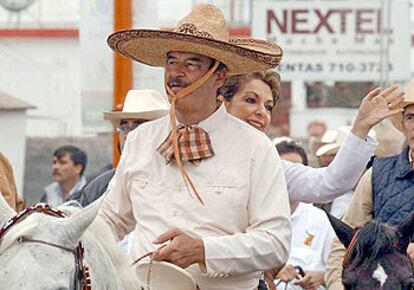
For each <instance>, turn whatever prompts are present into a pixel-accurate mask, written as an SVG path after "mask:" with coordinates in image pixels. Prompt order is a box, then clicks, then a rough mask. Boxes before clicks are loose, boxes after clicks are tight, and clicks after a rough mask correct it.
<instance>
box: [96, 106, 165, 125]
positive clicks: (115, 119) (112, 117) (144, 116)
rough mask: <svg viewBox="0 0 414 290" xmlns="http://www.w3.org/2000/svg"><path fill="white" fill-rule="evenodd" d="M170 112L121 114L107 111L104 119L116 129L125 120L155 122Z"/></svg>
mask: <svg viewBox="0 0 414 290" xmlns="http://www.w3.org/2000/svg"><path fill="white" fill-rule="evenodd" d="M168 112H169V110H156V111H148V112H139V113H135V112H120V111H105V112H102V113H103V114H104V119H105V120H108V121H110V122H111V123H112V124H113V125H114V126H115V127H118V126H119V125H120V123H121V120H123V119H141V120H148V121H151V120H155V119H158V118H161V117H163V116H165V115H167V114H168Z"/></svg>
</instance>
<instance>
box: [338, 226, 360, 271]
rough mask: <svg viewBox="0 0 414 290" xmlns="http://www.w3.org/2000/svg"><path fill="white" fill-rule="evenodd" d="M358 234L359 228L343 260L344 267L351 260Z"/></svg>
mask: <svg viewBox="0 0 414 290" xmlns="http://www.w3.org/2000/svg"><path fill="white" fill-rule="evenodd" d="M358 234H359V230H357V231H356V233H355V234H354V236H353V237H352V240H351V242H350V243H349V246H348V249H347V250H346V252H345V255H344V260H343V261H342V269H344V268H345V266H346V265H347V264H348V262H349V258H350V256H351V253H352V251H353V250H354V248H355V245H356V242H357V240H358Z"/></svg>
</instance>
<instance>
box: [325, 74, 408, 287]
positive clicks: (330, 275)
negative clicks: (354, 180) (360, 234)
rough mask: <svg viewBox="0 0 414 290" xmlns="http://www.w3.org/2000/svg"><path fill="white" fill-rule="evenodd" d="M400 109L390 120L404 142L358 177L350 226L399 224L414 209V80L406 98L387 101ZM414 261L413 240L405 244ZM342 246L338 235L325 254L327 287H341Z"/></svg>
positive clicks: (347, 215)
mask: <svg viewBox="0 0 414 290" xmlns="http://www.w3.org/2000/svg"><path fill="white" fill-rule="evenodd" d="M390 107H391V108H392V109H396V110H400V113H398V114H396V115H395V116H393V117H391V121H392V124H393V125H394V127H395V128H397V129H398V130H400V131H401V132H402V133H403V134H404V136H405V138H406V143H407V145H406V146H405V147H404V148H403V150H402V152H401V153H400V154H398V155H394V156H390V157H380V158H376V159H374V163H373V165H372V168H371V169H369V170H368V171H367V172H366V173H365V174H364V175H363V176H362V178H361V180H360V182H359V184H358V186H357V188H356V190H355V193H354V196H353V197H352V200H351V203H350V204H349V207H348V210H347V212H346V213H345V216H344V218H343V220H344V221H345V222H346V223H347V224H349V225H350V226H352V227H355V228H356V227H361V226H363V225H364V224H365V223H367V222H368V221H370V220H371V219H373V218H374V217H375V219H377V220H379V221H380V222H383V223H387V224H389V225H391V226H393V225H398V224H399V223H400V221H402V220H403V219H404V218H405V217H406V216H407V215H408V214H410V213H411V212H413V211H414V199H413V193H414V170H413V161H412V160H413V158H414V80H412V81H411V82H410V84H409V85H408V86H407V88H406V90H405V98H404V100H403V101H402V102H400V103H399V104H397V105H390ZM407 252H408V255H409V256H410V258H411V260H412V261H414V244H410V245H409V247H408V250H407ZM344 254H345V248H344V247H343V246H342V244H341V243H340V242H339V240H338V239H337V238H335V239H334V242H333V244H332V249H331V253H330V255H329V258H328V265H327V271H326V276H325V282H326V284H327V286H328V288H329V289H332V290H337V289H338V290H339V289H343V286H342V280H341V273H342V266H341V265H342V261H343V257H344Z"/></svg>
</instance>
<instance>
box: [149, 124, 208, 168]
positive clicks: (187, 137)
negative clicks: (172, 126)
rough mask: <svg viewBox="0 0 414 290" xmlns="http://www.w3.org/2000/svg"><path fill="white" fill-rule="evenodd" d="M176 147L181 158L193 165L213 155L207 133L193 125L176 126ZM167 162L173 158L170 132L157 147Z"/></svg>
mask: <svg viewBox="0 0 414 290" xmlns="http://www.w3.org/2000/svg"><path fill="white" fill-rule="evenodd" d="M177 139H178V147H179V150H180V156H181V160H182V161H183V162H186V161H190V162H191V163H193V164H194V165H195V166H197V165H199V164H200V162H201V160H202V159H205V158H209V157H212V156H214V150H213V147H212V146H211V141H210V137H209V135H208V133H207V132H206V131H204V130H203V129H201V128H199V127H196V126H195V125H193V126H184V125H178V126H177ZM157 152H158V153H160V154H161V155H162V156H163V157H164V158H165V160H167V163H169V162H170V161H171V160H172V159H175V158H174V148H173V140H172V132H170V134H168V136H167V138H166V139H165V140H164V142H162V143H161V145H160V146H158V148H157Z"/></svg>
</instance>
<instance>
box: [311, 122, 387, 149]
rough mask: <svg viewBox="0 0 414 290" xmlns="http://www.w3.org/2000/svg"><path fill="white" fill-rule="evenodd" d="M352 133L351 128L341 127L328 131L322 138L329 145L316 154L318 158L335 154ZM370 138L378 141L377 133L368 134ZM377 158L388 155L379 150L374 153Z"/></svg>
mask: <svg viewBox="0 0 414 290" xmlns="http://www.w3.org/2000/svg"><path fill="white" fill-rule="evenodd" d="M349 133H351V126H341V127H339V128H337V129H336V130H328V131H326V132H325V134H324V135H323V136H322V139H321V140H322V142H324V143H325V142H326V141H328V142H329V143H328V144H324V145H322V146H321V147H320V148H319V149H318V150H317V151H316V153H315V155H316V156H317V157H321V156H323V155H325V154H335V153H337V152H338V150H339V148H340V147H341V146H342V145H343V144H344V142H345V139H346V137H347V136H348V135H349ZM368 136H369V137H371V138H372V139H374V140H375V141H376V140H377V133H376V132H375V131H374V130H372V129H371V130H370V131H369V132H368ZM374 155H375V156H378V157H381V156H386V155H388V154H387V153H386V152H385V151H384V150H382V149H380V148H377V149H376V150H375V153H374Z"/></svg>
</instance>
